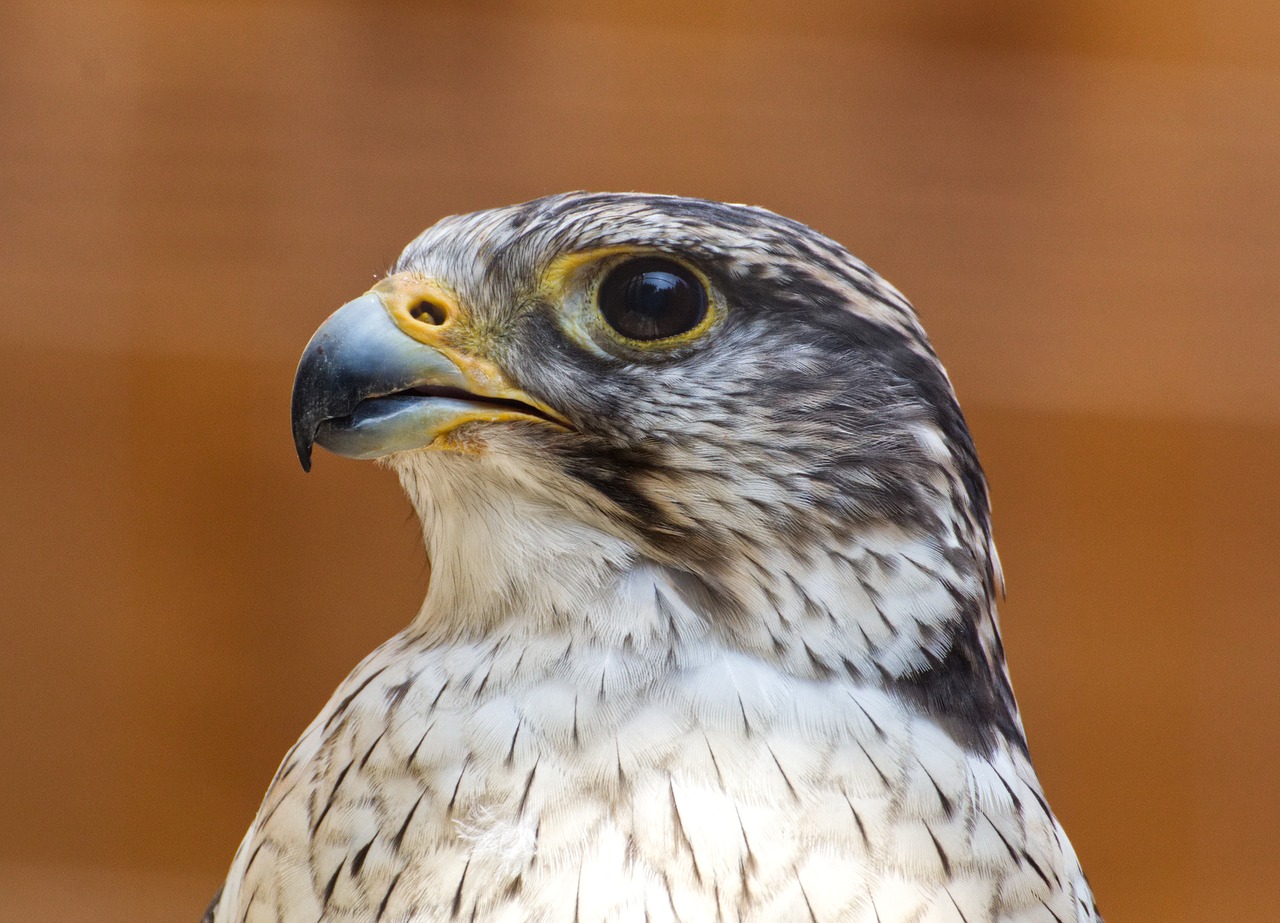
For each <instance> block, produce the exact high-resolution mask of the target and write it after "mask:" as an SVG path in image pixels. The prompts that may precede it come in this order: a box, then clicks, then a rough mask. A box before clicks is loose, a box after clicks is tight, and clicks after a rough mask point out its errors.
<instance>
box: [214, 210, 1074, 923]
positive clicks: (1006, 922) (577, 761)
mask: <svg viewBox="0 0 1280 923" xmlns="http://www.w3.org/2000/svg"><path fill="white" fill-rule="evenodd" d="M644 267H650V269H652V275H651V274H649V273H650V269H644ZM653 267H658V268H657V269H653ZM659 270H660V271H659ZM620 278H621V279H624V280H626V281H624V282H617V281H616V280H618V279H620ZM636 279H641V282H635V280H636ZM633 283H634V285H640V286H641V287H640V288H634V287H632V288H628V287H627V286H633ZM645 286H647V287H645ZM657 291H663V292H667V293H668V294H670V293H671V292H679V293H680V294H679V296H678V297H677V296H675V295H671V296H670V297H671V299H673V300H672V301H671V302H667V301H662V300H661V299H660V300H659V308H661V310H666V308H665V307H663V306H664V305H667V304H668V303H670V304H676V306H677V307H678V309H679V310H678V312H677V314H676V315H673V316H677V317H678V322H672V323H670V324H667V321H665V320H663V321H662V322H661V323H659V322H658V321H657V320H654V321H653V323H654V324H655V325H656V326H654V327H653V328H652V330H656V331H657V332H656V333H651V332H649V331H650V329H651V328H648V327H644V326H643V325H640V326H632V325H631V323H630V321H627V322H622V321H620V320H619V318H626V317H628V315H627V314H626V312H627V311H633V310H634V311H636V312H640V313H642V309H643V310H644V311H647V310H649V308H650V307H652V304H651V303H650V302H648V301H645V300H644V299H648V298H651V297H656V296H653V292H657ZM618 292H627V293H629V294H627V295H626V296H625V299H624V300H623V301H622V302H617V303H615V302H614V301H612V300H611V299H613V298H614V297H615V296H617V297H619V298H622V297H623V296H618V295H617V293H618ZM637 292H640V293H641V294H640V295H636V293H637ZM610 293H612V294H610ZM633 295H634V296H635V298H637V299H639V300H637V301H635V302H634V303H633V302H632V301H629V300H626V299H631V298H632V297H633ZM667 297H668V295H663V296H662V298H663V299H666V298H667ZM619 304H621V308H620V307H619ZM619 311H621V312H622V313H618V312H619ZM659 313H661V311H658V312H657V313H655V314H654V316H655V317H656V316H657V315H658V314H659ZM646 316H647V315H646ZM650 320H652V318H650ZM646 322H647V321H646ZM624 331H638V332H639V334H640V335H639V336H632V335H631V333H630V332H624ZM294 436H295V441H296V444H297V446H298V450H299V457H300V458H301V459H302V461H303V463H304V466H305V465H306V464H308V463H309V459H310V452H311V446H312V443H313V441H314V442H315V443H316V444H319V445H322V446H324V447H326V448H329V449H331V450H333V451H335V452H339V453H340V454H347V455H351V456H353V457H361V458H374V457H377V458H382V459H383V461H384V463H386V464H387V465H389V466H390V467H392V468H393V469H394V470H395V471H396V473H397V475H398V476H399V478H400V481H401V483H402V485H403V486H404V489H405V491H406V492H407V494H408V496H409V498H410V499H411V501H412V502H413V505H414V507H415V509H416V511H417V512H418V515H419V517H420V519H421V521H422V529H423V538H424V543H425V546H426V551H427V554H428V556H429V558H430V560H431V581H430V587H429V590H428V593H427V597H426V600H425V601H424V603H423V605H422V608H421V610H420V611H419V612H418V614H417V616H416V617H415V618H414V619H413V621H412V622H411V624H409V625H408V626H407V627H406V628H405V629H404V630H403V631H402V632H400V633H399V634H397V635H396V636H395V637H394V638H392V639H390V640H389V641H388V642H387V643H385V644H384V645H382V646H381V647H379V648H378V649H377V650H376V651H374V652H373V653H372V654H370V655H369V657H367V658H366V659H365V660H364V661H363V662H362V663H361V664H360V665H359V666H358V667H356V669H355V670H354V671H353V672H352V674H351V675H350V676H349V677H348V678H347V680H346V681H345V682H344V683H343V684H342V686H341V687H340V688H339V689H338V690H337V691H336V692H335V694H334V696H333V698H332V699H331V701H330V702H329V704H328V705H327V706H326V707H325V709H324V710H323V711H322V712H321V714H320V715H319V716H318V717H317V718H316V720H315V721H314V722H313V723H312V725H311V727H310V728H308V729H307V731H306V732H305V733H304V734H303V736H302V738H301V739H300V740H299V741H298V743H297V744H296V745H295V746H294V748H293V749H292V750H291V751H290V752H289V754H288V755H287V756H286V757H285V760H284V763H283V764H282V765H281V767H280V770H279V771H278V772H277V774H276V777H275V779H274V780H273V781H272V783H271V787H270V788H269V790H268V792H267V795H266V797H265V798H264V800H263V804H262V808H261V809H260V811H259V813H258V816H257V818H256V819H255V821H254V823H253V825H252V826H251V827H250V829H249V832H248V833H247V835H246V836H245V839H244V842H243V843H242V844H241V847H240V850H239V852H238V853H237V855H236V858H235V861H234V863H233V865H232V868H231V872H230V874H229V876H228V878H227V883H226V886H225V890H224V891H223V892H222V895H221V897H220V898H219V899H217V900H215V903H214V906H213V907H212V908H211V909H210V912H209V917H208V918H209V919H210V920H212V921H214V923H231V921H234V923H263V921H275V923H283V921H289V923H293V921H299V923H301V921H306V923H314V921H316V920H322V921H325V923H370V921H372V923H393V921H394V923H427V921H431V923H438V921H444V920H450V921H452V920H466V921H471V923H517V921H519V923H529V921H533V923H606V921H608V923H632V921H635V923H638V921H645V923H658V921H662V923H675V921H677V920H683V921H711V920H733V921H737V923H783V921H787V923H791V921H797V920H808V921H811V923H928V921H949V923H956V921H960V923H997V921H1000V923H1067V921H1072V923H1089V921H1097V920H1098V916H1097V912H1096V909H1095V908H1094V906H1093V899H1092V896H1091V894H1090V891H1089V888H1088V885H1087V883H1086V882H1085V880H1084V876H1083V874H1082V873H1081V871H1080V866H1079V863H1078V862H1077V860H1076V857H1075V853H1074V852H1073V850H1072V848H1071V844H1070V842H1069V841H1068V840H1067V838H1066V835H1065V834H1064V833H1063V831H1062V828H1061V826H1060V825H1059V824H1058V822H1057V820H1056V819H1055V818H1054V816H1053V814H1052V812H1051V811H1050V810H1049V806H1048V803H1047V801H1046V800H1045V799H1044V796H1043V794H1042V792H1041V790H1040V785H1039V782H1038V780H1037V779H1036V776H1035V772H1034V770H1033V769H1032V766H1031V763H1030V759H1029V756H1028V752H1027V746H1026V742H1025V740H1024V737H1023V732H1022V726H1021V723H1020V720H1019V717H1018V712H1017V708H1016V705H1015V704H1014V699H1013V694H1012V692H1011V690H1010V686H1009V682H1008V679H1007V675H1006V671H1005V666H1004V655H1003V650H1002V648H1001V644H1000V636H999V631H998V628H997V624H996V615H995V596H996V594H997V592H998V591H999V584H1000V572H999V565H998V563H997V560H996V557H995V550H994V546H993V545H992V542H991V528H990V520H989V510H988V501H987V489H986V484H985V481H984V479H983V475H982V471H981V469H980V467H979V465H978V461H977V457H976V455H975V453H974V448H973V444H972V442H971V440H970V437H969V433H968V430H967V428H966V426H965V422H964V417H963V416H962V414H961V412H960V409H959V406H958V404H957V403H956V399H955V396H954V394H953V392H952V389H951V385H950V383H949V381H948V380H947V376H946V373H945V371H944V370H943V368H942V366H941V365H940V364H939V362H938V359H937V357H936V356H935V355H934V352H933V350H932V348H931V347H930V345H929V342H928V340H927V338H926V336H925V334H924V332H923V330H922V329H921V327H920V324H919V322H918V321H917V319H916V316H915V314H914V312H913V311H912V309H911V307H910V305H909V304H908V303H907V302H906V301H905V300H904V299H903V297H902V296H901V295H900V294H898V292H897V291H895V290H894V289H893V288H892V287H891V286H889V285H888V284H887V283H885V282H884V281H882V280H881V279H880V278H879V277H878V276H877V275H876V274H875V273H873V272H872V271H871V270H870V269H868V268H867V267H866V266H865V265H864V264H862V263H861V262H859V261H858V260H857V259H855V258H854V257H852V256H850V255H849V253H848V252H846V251H845V250H844V249H843V248H842V247H841V246H839V245H838V244H836V243H835V242H833V241H831V240H829V239H827V238H825V237H823V236H822V235H820V234H818V233H816V232H814V231H813V230H811V229H809V228H807V227H805V226H804V225H801V224H798V223H796V222H794V221H791V220H788V219H786V218H783V217H780V216H778V215H775V214H773V213H771V212H768V211H765V210H762V209H759V208H751V207H747V206H742V205H724V204H720V203H716V202H706V201H700V200H695V199H682V198H674V197H666V196H653V195H635V194H626V195H618V194H593V193H570V194H566V195H559V196H552V197H549V198H545V199H539V200H537V201H534V202H529V203H526V204H524V205H517V206H513V207H510V208H500V209H494V210H491V211H485V212H478V213H476V214H471V215H463V216H458V217H452V218H446V219H444V220H443V221H441V222H439V223H438V224H436V225H435V226H434V227H432V228H430V229H428V230H427V231H426V232H424V233H423V234H422V235H421V236H420V237H419V238H418V239H417V240H415V241H414V242H413V243H411V244H410V245H409V246H408V247H407V248H406V249H405V251H404V253H403V255H402V256H401V257H400V259H399V261H398V262H397V263H396V265H395V267H394V269H393V271H392V273H391V274H390V275H389V276H388V278H387V279H385V280H383V281H382V282H380V283H379V284H378V285H377V286H375V288H374V290H373V291H371V292H369V293H367V294H366V295H364V296H361V297H360V298H357V299H356V300H354V301H352V302H350V303H349V304H347V305H346V306H344V307H343V308H341V309H340V310H339V311H338V312H336V313H335V314H334V315H333V316H332V317H331V318H330V319H329V320H328V321H326V322H325V324H324V325H322V326H321V328H320V330H319V331H317V333H316V335H315V337H313V339H312V341H311V343H310V344H309V345H308V347H307V349H306V351H305V353H304V356H303V360H302V362H301V364H300V366H299V372H298V376H297V380H296V382H295V391H294ZM358 615H359V614H355V617H358Z"/></svg>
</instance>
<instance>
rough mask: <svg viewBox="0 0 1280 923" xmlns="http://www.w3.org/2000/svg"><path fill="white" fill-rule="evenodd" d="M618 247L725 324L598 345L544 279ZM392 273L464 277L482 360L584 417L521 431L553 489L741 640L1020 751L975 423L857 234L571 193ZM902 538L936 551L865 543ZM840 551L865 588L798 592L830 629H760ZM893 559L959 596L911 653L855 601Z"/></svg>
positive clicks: (928, 621) (479, 222)
mask: <svg viewBox="0 0 1280 923" xmlns="http://www.w3.org/2000/svg"><path fill="white" fill-rule="evenodd" d="M614 250H624V251H627V252H635V253H656V254H662V255H666V256H670V257H673V258H676V259H678V260H680V261H682V262H685V263H688V264H690V265H692V266H693V267H695V268H696V269H698V270H699V271H700V272H701V273H702V274H703V275H704V276H705V278H706V279H707V280H708V282H709V284H710V286H711V288H712V290H713V293H714V297H715V299H716V301H717V303H718V306H719V311H718V314H719V316H718V317H717V320H716V323H714V324H713V325H712V326H711V328H710V329H708V330H707V331H706V332H705V334H704V335H702V336H700V337H698V338H696V339H695V340H693V341H690V342H688V343H687V344H682V345H680V346H678V347H677V348H670V349H660V350H646V351H640V350H635V349H628V348H626V347H625V346H620V345H619V344H617V343H616V342H614V341H611V340H610V339H608V338H607V337H603V336H597V337H595V338H591V339H586V340H585V342H584V338H583V337H582V336H581V333H580V329H581V325H580V324H571V323H567V315H568V316H569V317H571V316H572V312H569V311H566V307H565V304H564V301H565V300H566V299H572V297H573V295H572V292H566V291H564V290H563V289H559V288H557V289H553V291H552V292H550V293H549V292H548V290H547V286H546V285H545V284H544V281H543V280H544V279H545V278H546V276H547V274H548V273H549V272H552V271H553V270H554V267H555V266H556V264H557V262H559V261H563V260H564V259H565V258H566V257H571V256H573V255H575V254H583V253H586V254H590V253H593V252H598V251H605V252H610V251H614ZM394 271H396V272H409V273H416V274H421V275H423V276H427V277H430V278H435V279H447V280H449V282H450V284H451V286H453V287H455V289H456V294H457V296H458V298H459V300H460V301H461V302H463V303H465V304H466V305H468V306H469V310H470V311H472V312H473V313H474V316H475V319H474V320H473V322H472V323H473V327H475V328H485V329H488V330H490V331H493V335H492V336H491V337H490V338H489V339H488V341H487V342H486V348H487V350H488V352H489V355H490V356H491V357H492V358H495V359H496V360H497V361H498V363H499V364H500V365H501V366H502V367H503V368H504V369H505V370H506V371H507V372H509V373H510V374H511V375H512V377H513V378H514V379H515V380H516V381H517V382H518V383H519V384H520V385H521V387H523V388H524V389H525V390H526V391H528V392H529V393H530V394H532V395H534V396H536V397H539V398H541V399H542V400H544V401H545V402H547V403H548V404H550V405H551V406H553V407H555V408H556V409H557V410H558V411H560V412H561V413H562V414H563V415H564V416H565V417H566V418H567V419H569V420H570V421H571V422H572V424H573V428H574V431H573V432H571V433H549V432H541V431H537V432H531V433H528V434H527V435H528V441H529V443H530V446H529V447H530V448H531V449H533V450H534V451H536V453H539V454H541V453H546V455H547V456H549V457H552V458H554V459H555V462H556V466H557V468H558V469H559V471H560V472H563V473H564V474H565V475H567V476H568V478H569V481H570V483H571V484H572V486H571V487H568V488H565V487H564V483H562V482H559V481H557V483H558V484H559V486H560V488H561V489H566V490H567V491H568V492H570V493H571V494H573V500H574V501H575V502H582V501H585V502H586V503H588V504H591V505H594V506H597V507H599V508H600V509H601V510H602V512H603V520H602V521H603V522H604V523H605V524H606V527H607V528H610V529H611V530H617V531H618V533H619V534H620V535H621V536H622V537H624V538H626V539H628V540H629V541H631V542H633V543H634V545H635V547H636V548H637V550H638V552H639V553H641V554H643V555H646V556H649V557H652V558H653V559H654V560H656V561H659V562H661V563H662V564H663V565H665V566H667V567H670V568H672V569H674V570H675V571H676V572H677V573H678V580H679V581H680V583H681V585H682V586H683V587H685V588H686V591H687V592H693V593H696V594H697V595H698V598H699V600H700V601H701V602H702V604H703V605H704V606H708V607H709V608H711V609H712V610H714V611H715V612H717V613H718V614H719V617H720V618H721V620H722V622H723V624H724V630H725V631H731V630H733V626H738V627H740V628H741V629H742V634H743V635H744V637H743V638H742V639H741V641H742V643H744V644H745V645H747V646H749V647H751V648H752V649H753V650H757V651H758V650H761V649H764V648H770V649H773V650H774V651H775V653H778V652H780V653H781V655H782V656H783V657H784V658H786V659H787V660H788V661H789V662H790V663H791V664H792V666H793V667H794V668H796V669H798V670H799V671H801V672H802V673H803V674H804V675H811V674H813V673H815V672H819V673H820V672H822V671H826V670H845V671H852V672H854V673H857V674H859V675H861V676H863V678H865V679H868V680H875V681H884V682H885V683H887V684H889V685H891V686H893V687H894V688H895V689H896V690H897V691H898V692H899V693H900V694H902V695H905V696H909V697H911V698H912V699H914V700H915V701H917V702H918V703H919V704H920V705H922V706H923V707H925V708H927V709H929V710H930V711H931V712H934V713H936V714H937V716H938V717H939V718H940V719H942V720H944V721H945V722H946V724H947V726H948V727H950V728H952V729H953V730H954V731H955V733H957V734H959V735H960V736H962V737H964V738H965V739H966V740H968V741H970V742H971V743H973V744H974V745H976V746H989V745H990V744H991V742H992V740H993V739H994V737H995V736H1003V737H1005V738H1006V739H1009V740H1011V741H1016V742H1018V743H1019V745H1021V730H1020V727H1019V724H1018V720H1017V715H1016V710H1015V707H1014V704H1013V698H1012V694H1011V692H1010V691H1009V686H1008V682H1007V679H1006V678H1005V673H1004V666H1003V657H1002V652H1001V650H1000V643H999V635H998V631H997V629H996V626H995V623H994V620H993V616H992V602H993V596H994V592H995V588H996V586H995V585H996V583H997V581H998V580H999V577H998V566H997V564H996V561H995V557H994V548H993V546H992V543H991V532H990V526H989V515H988V500H987V489H986V482H985V480H984V478H983V475H982V471H981V468H980V467H979V464H978V460H977V456H976V454H975V452H974V448H973V443H972V441H971V439H970V437H969V432H968V429H967V427H966V426H965V421H964V417H963V415H962V413H961V412H960V408H959V405H958V404H957V402H956V399H955V396H954V394H953V392H952V389H951V385H950V382H949V381H948V379H947V375H946V372H945V371H944V369H943V367H942V365H941V364H940V363H939V361H938V359H937V356H936V355H935V353H934V351H933V349H932V347H931V346H930V345H929V341H928V338H927V337H926V335H925V333H924V330H923V329H922V328H921V326H920V324H919V322H918V321H917V319H916V315H915V313H914V311H913V310H912V309H911V306H910V305H909V304H908V302H907V301H906V300H905V299H904V298H903V297H902V295H901V294H899V293H898V292H897V291H896V290H895V289H894V288H893V287H892V286H890V285H889V284H888V283H886V282H885V281H884V280H882V279H881V278H880V277H879V276H877V275H876V274H875V273H874V272H872V270H870V269H869V268H868V267H867V266H866V265H865V264H864V263H862V262H861V261H859V260H858V259H856V258H854V257H853V256H852V255H850V254H849V252H848V251H846V250H845V249H844V248H843V247H841V246H840V245H839V244H837V243H836V242H835V241H832V240H830V239H829V238H827V237H824V236H822V235H821V234H818V233H817V232H815V231H813V230H812V229H810V228H808V227H806V226H805V225H802V224H800V223H798V222H795V221H792V220H790V219H788V218H784V217H782V216H780V215H776V214H774V213H772V212H769V211H766V210H764V209H761V208H752V207H749V206H744V205H728V204H724V203H719V202H709V201H704V200H700V199H687V198H677V197H670V196H655V195H638V194H630V195H624V194H601V193H569V194H564V195H557V196H551V197H549V198H545V199H538V200H535V201H533V202H529V203H526V204H524V205H518V206H514V207H510V208H500V209H494V210H492V211H486V212H477V213H474V214H470V215H464V216H459V217H452V218H446V219H444V220H442V221H441V222H439V223H438V224H436V225H435V226H434V227H432V228H431V229H429V230H428V231H426V232H425V233H423V234H422V235H421V236H420V237H419V238H418V239H417V240H415V241H414V242H413V243H412V244H410V245H409V246H408V247H407V248H406V249H405V251H404V253H403V255H402V256H401V257H400V259H399V261H398V262H397V263H396V266H395V269H394ZM535 447H536V448H535ZM410 470H413V469H412V467H411V468H410ZM894 533H900V534H902V535H903V536H909V537H910V541H911V542H912V543H914V544H916V545H918V546H919V547H920V548H921V549H924V550H925V551H927V554H928V559H925V560H920V559H910V558H908V557H903V556H902V555H900V554H898V553H896V551H895V550H894V544H895V542H896V539H893V540H887V541H872V542H871V543H870V544H868V543H867V542H866V541H864V537H867V536H879V535H885V534H894ZM873 546H875V547H873ZM880 546H883V547H880ZM864 549H866V550H865V551H864ZM841 555H846V556H848V557H849V561H848V563H847V565H846V566H847V568H848V575H847V576H848V578H850V579H852V580H853V581H854V583H855V585H856V586H858V588H859V589H862V588H863V587H867V588H869V589H867V590H864V593H863V595H857V596H852V597H850V598H849V599H847V600H841V599H839V598H824V599H813V598H812V597H811V596H810V595H808V594H806V593H805V592H804V591H803V584H800V585H799V586H800V588H799V589H798V591H797V593H796V595H797V596H798V597H802V598H800V599H797V600H794V601H792V603H793V604H798V605H799V606H800V607H801V608H806V609H808V610H810V611H812V610H813V609H814V608H815V607H816V608H821V609H823V610H825V611H826V612H827V613H828V614H827V615H826V616H824V618H825V619H826V621H827V623H828V624H830V625H831V626H832V628H833V635H834V636H833V637H823V638H821V639H809V638H806V637H805V635H804V633H803V632H802V631H797V630H795V627H796V626H795V625H794V624H793V625H792V626H782V625H779V626H777V627H778V630H776V631H773V630H769V631H762V630H761V629H762V627H763V626H764V625H767V624H768V623H770V622H771V621H772V619H768V618H766V619H763V620H762V619H761V618H760V613H759V612H758V611H756V610H758V609H759V608H760V607H762V606H763V607H764V608H766V609H775V610H776V609H778V608H785V607H782V606H779V600H778V599H776V598H771V597H776V595H777V593H778V591H777V590H776V586H777V585H778V584H779V583H783V584H789V583H790V582H791V580H793V579H794V580H796V581H799V580H800V578H802V577H803V576H804V574H805V573H806V572H808V571H810V570H811V568H812V562H813V561H814V560H815V559H816V558H819V557H823V556H837V557H839V556H841ZM899 567H904V568H911V567H921V568H926V569H931V570H932V571H934V573H935V574H936V576H937V579H938V580H939V581H940V582H941V583H942V584H943V585H945V587H946V591H947V593H948V594H949V595H948V597H947V599H946V601H945V602H946V605H945V607H944V608H945V610H946V611H941V612H930V613H927V616H926V617H924V618H921V619H918V620H917V621H915V622H914V625H915V626H916V630H917V631H918V633H919V636H918V637H917V638H916V639H915V642H914V643H915V650H913V651H906V652H904V651H903V649H902V647H903V646H902V644H901V643H900V642H898V641H897V640H895V641H894V642H893V643H891V644H890V645H887V646H886V650H885V651H881V650H880V648H879V646H877V645H876V644H875V643H874V641H868V640H867V639H866V638H864V637H863V634H862V632H860V631H859V630H858V626H857V622H859V621H860V620H861V619H860V618H855V617H852V616H850V614H849V613H848V612H847V611H841V610H842V609H848V608H863V607H865V604H866V600H867V599H868V598H874V597H875V595H876V592H875V590H874V584H875V583H876V582H877V580H876V579H875V577H876V574H875V572H876V571H880V570H883V569H885V568H899ZM868 575H870V576H868ZM859 580H861V582H860V583H859V582H858V581H859ZM873 612H874V607H873ZM864 615H865V612H864ZM877 618H878V616H877ZM912 624H913V623H912V622H911V620H908V622H907V623H906V624H904V625H901V626H897V627H900V628H901V630H902V631H903V632H910V631H911V630H912ZM806 649H807V650H806ZM882 653H883V656H881V654H882ZM904 667H905V668H904Z"/></svg>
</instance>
